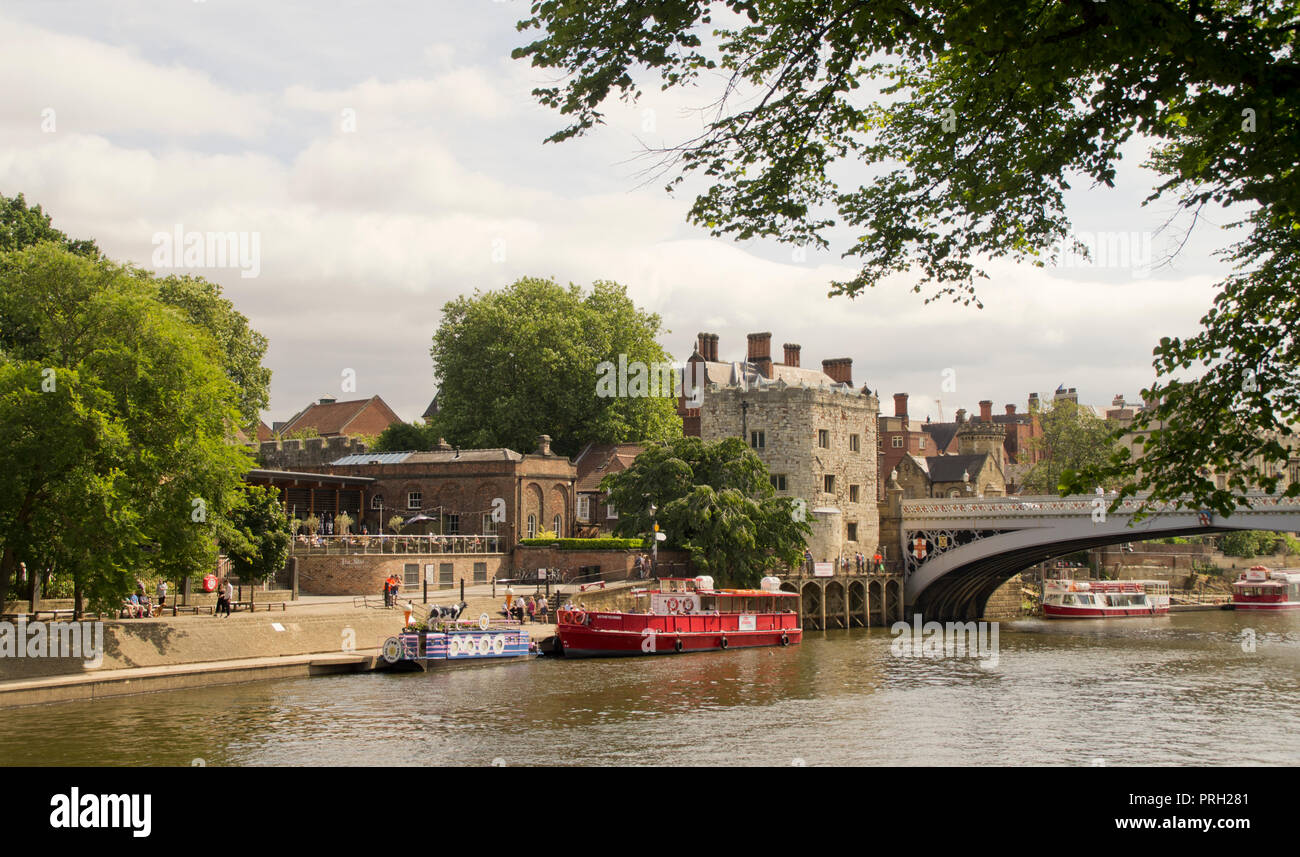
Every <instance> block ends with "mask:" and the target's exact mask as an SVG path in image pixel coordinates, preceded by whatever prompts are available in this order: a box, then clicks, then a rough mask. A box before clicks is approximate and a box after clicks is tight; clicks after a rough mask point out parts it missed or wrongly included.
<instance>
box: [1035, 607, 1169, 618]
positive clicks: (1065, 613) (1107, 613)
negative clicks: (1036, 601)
mask: <svg viewBox="0 0 1300 857" xmlns="http://www.w3.org/2000/svg"><path fill="white" fill-rule="evenodd" d="M1168 612H1169V606H1168V605H1164V606H1160V605H1156V606H1154V607H1152V606H1148V607H1070V606H1065V605H1058V604H1044V605H1043V618H1044V619H1122V618H1125V617H1130V616H1163V615H1165V614H1166V613H1168Z"/></svg>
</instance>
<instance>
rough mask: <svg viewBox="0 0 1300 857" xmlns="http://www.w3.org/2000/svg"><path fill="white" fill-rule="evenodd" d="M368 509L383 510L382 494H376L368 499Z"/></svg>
mask: <svg viewBox="0 0 1300 857" xmlns="http://www.w3.org/2000/svg"><path fill="white" fill-rule="evenodd" d="M370 508H372V509H382V508H384V495H383V494H376V495H375V496H373V497H371V498H370Z"/></svg>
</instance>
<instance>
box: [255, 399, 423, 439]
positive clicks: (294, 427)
mask: <svg viewBox="0 0 1300 857" xmlns="http://www.w3.org/2000/svg"><path fill="white" fill-rule="evenodd" d="M370 407H376V408H379V409H380V412H381V414H382V415H383V416H385V417H387V418H388V419H389V421H390V424H391V423H396V422H401V421H402V418H401V417H399V416H398V415H397V414H396V413H395V412H394V411H393V409H392V408H390V407H388V404H387V403H386V402H385V401H384V400H383V399H381V398H379V397H378V396H371V397H370V398H369V399H354V400H352V401H349V402H316V403H315V404H312V405H308V406H307V407H306V408H304V409H303V410H301V411H299V412H298V413H297V414H295V415H294V416H293V417H291V418H290V419H289V421H288V422H287V423H285V425H284V428H282V429H281V430H280V433H281V434H292V433H293V432H296V431H298V430H300V429H306V428H314V429H315V430H316V433H317V434H319V435H320V436H321V437H327V436H329V435H338V434H346V433H347V428H348V425H349V424H350V423H351V422H352V421H353V420H355V419H356V418H357V417H359V416H360V415H361V414H362V413H363V412H364V411H366V409H367V408H370Z"/></svg>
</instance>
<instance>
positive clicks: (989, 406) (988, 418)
mask: <svg viewBox="0 0 1300 857" xmlns="http://www.w3.org/2000/svg"><path fill="white" fill-rule="evenodd" d="M980 422H982V423H991V422H993V401H992V400H991V399H984V400H983V401H981V402H980Z"/></svg>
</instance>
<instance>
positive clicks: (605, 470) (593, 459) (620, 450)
mask: <svg viewBox="0 0 1300 857" xmlns="http://www.w3.org/2000/svg"><path fill="white" fill-rule="evenodd" d="M642 452H645V444H640V443H589V444H587V446H586V447H585V448H584V449H583V450H582V452H580V453H578V457H577V458H575V459H574V460H573V466H574V467H576V468H577V469H578V487H577V489H576V490H577V491H578V492H579V493H588V494H590V493H596V492H598V491H599V490H600V481H601V480H602V479H604V478H605V477H606V476H608V475H609V474H611V473H618V472H620V471H623V470H626V469H628V468H629V467H631V466H632V462H633V461H635V460H636V457H637V456H638V455H640V454H641V453H642Z"/></svg>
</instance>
